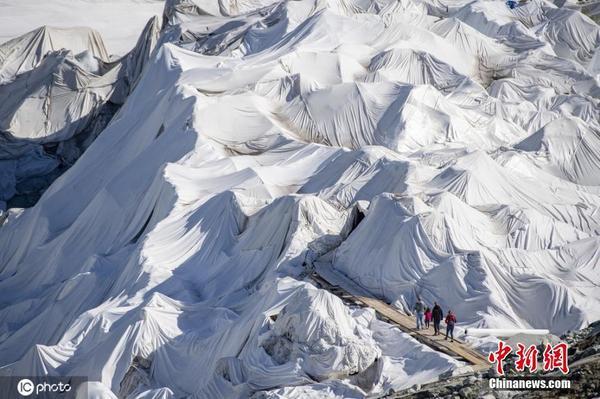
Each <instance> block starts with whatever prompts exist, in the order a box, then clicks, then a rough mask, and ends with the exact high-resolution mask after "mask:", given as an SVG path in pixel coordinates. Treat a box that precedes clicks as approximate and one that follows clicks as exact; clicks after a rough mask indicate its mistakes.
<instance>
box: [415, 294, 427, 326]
mask: <svg viewBox="0 0 600 399" xmlns="http://www.w3.org/2000/svg"><path fill="white" fill-rule="evenodd" d="M424 310H425V304H423V301H421V298H420V297H417V303H415V312H416V313H417V330H420V329H421V328H423V311H424Z"/></svg>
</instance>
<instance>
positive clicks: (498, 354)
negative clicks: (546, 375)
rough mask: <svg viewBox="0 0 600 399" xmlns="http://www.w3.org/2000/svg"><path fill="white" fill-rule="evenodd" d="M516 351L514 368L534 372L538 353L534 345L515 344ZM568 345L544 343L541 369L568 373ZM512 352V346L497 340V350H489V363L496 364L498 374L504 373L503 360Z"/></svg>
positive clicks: (536, 367)
mask: <svg viewBox="0 0 600 399" xmlns="http://www.w3.org/2000/svg"><path fill="white" fill-rule="evenodd" d="M517 347H518V349H517V351H516V352H515V354H516V355H517V360H516V362H515V368H516V370H517V371H525V369H527V370H529V372H531V373H534V372H536V371H537V369H538V355H539V352H540V351H539V350H538V349H537V347H536V346H535V345H530V346H528V347H526V346H525V345H523V344H517ZM568 349H569V348H568V346H567V344H566V343H564V342H561V343H559V344H556V345H554V346H552V345H551V344H546V347H545V349H544V353H543V355H542V358H543V365H542V367H543V370H544V371H553V370H556V369H558V370H560V371H561V372H562V373H563V374H568V373H569V357H568ZM512 352H513V348H511V347H510V345H508V344H506V343H504V341H499V342H498V350H496V351H495V352H490V353H489V355H488V360H489V361H490V363H495V364H496V371H497V372H498V375H504V360H505V359H506V358H507V357H508V355H510V354H511V353H512Z"/></svg>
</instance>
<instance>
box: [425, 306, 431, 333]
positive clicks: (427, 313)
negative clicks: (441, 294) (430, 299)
mask: <svg viewBox="0 0 600 399" xmlns="http://www.w3.org/2000/svg"><path fill="white" fill-rule="evenodd" d="M430 323H431V309H430V308H429V306H427V308H425V328H429V324H430Z"/></svg>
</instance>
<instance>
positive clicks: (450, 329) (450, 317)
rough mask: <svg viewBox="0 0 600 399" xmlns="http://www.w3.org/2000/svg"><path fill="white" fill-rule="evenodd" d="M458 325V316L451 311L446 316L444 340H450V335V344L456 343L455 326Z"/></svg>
mask: <svg viewBox="0 0 600 399" xmlns="http://www.w3.org/2000/svg"><path fill="white" fill-rule="evenodd" d="M455 324H456V316H455V315H454V313H452V311H451V310H449V311H448V314H447V315H446V337H445V338H444V339H448V334H450V342H454V325H455Z"/></svg>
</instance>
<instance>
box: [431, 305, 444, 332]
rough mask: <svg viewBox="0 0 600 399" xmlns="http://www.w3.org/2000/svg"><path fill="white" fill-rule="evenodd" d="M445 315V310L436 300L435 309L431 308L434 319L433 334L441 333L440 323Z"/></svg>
mask: <svg viewBox="0 0 600 399" xmlns="http://www.w3.org/2000/svg"><path fill="white" fill-rule="evenodd" d="M443 317H444V312H443V311H442V308H441V307H440V305H438V303H437V302H434V304H433V309H432V310H431V319H432V320H433V335H439V333H440V323H441V322H442V318H443Z"/></svg>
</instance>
